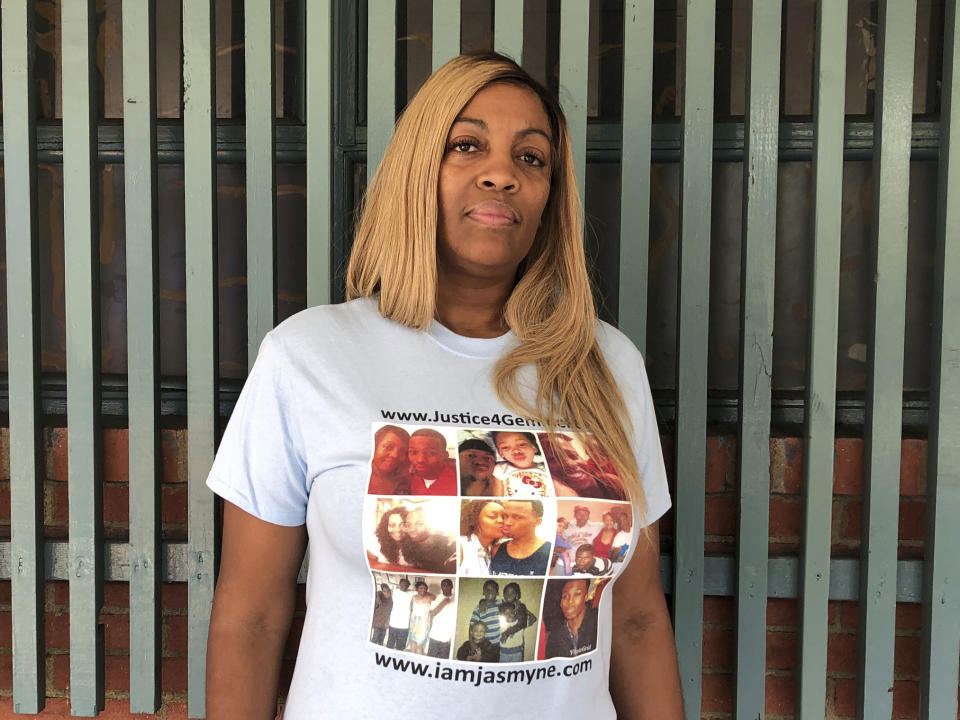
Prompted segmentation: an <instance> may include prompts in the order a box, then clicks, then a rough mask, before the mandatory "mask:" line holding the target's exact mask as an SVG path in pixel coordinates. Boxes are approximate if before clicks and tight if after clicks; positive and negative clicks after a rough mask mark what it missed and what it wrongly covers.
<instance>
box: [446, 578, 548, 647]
mask: <svg viewBox="0 0 960 720" xmlns="http://www.w3.org/2000/svg"><path fill="white" fill-rule="evenodd" d="M459 592H460V601H459V609H458V611H457V625H456V638H455V640H454V646H455V647H456V650H455V653H454V658H455V659H457V660H463V661H465V662H484V663H512V662H525V661H527V662H529V661H531V660H533V659H534V656H535V654H536V652H535V651H536V646H537V615H536V613H537V611H538V609H539V607H540V596H541V595H542V593H543V580H514V581H509V582H504V581H499V580H494V579H493V578H488V579H486V580H483V579H461V580H460V589H459Z"/></svg>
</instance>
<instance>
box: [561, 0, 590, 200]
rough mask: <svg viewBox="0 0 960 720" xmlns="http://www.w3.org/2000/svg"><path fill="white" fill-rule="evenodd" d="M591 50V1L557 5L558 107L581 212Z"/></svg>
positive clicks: (585, 161) (585, 158)
mask: <svg viewBox="0 0 960 720" xmlns="http://www.w3.org/2000/svg"><path fill="white" fill-rule="evenodd" d="M589 51H590V3H588V2H569V0H568V1H567V2H563V3H561V4H560V106H561V107H562V108H563V114H564V115H565V116H566V118H567V129H568V130H569V132H570V147H571V149H572V151H573V168H574V171H575V172H576V174H577V190H578V192H579V194H580V207H581V215H583V201H584V194H583V193H584V188H585V187H586V182H585V181H586V171H587V66H588V61H589V57H588V55H589Z"/></svg>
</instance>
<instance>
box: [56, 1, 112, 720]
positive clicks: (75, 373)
mask: <svg viewBox="0 0 960 720" xmlns="http://www.w3.org/2000/svg"><path fill="white" fill-rule="evenodd" d="M96 17H97V15H96V9H95V7H94V3H93V0H69V1H68V2H64V3H63V5H62V7H61V42H62V57H63V218H64V223H63V225H64V237H63V245H64V251H63V255H64V267H65V268H66V277H65V283H64V298H65V304H66V310H67V338H66V341H67V426H68V427H69V429H70V434H69V442H68V447H67V472H68V475H69V478H70V482H69V484H68V503H69V509H70V710H71V713H72V714H74V715H83V716H93V715H96V714H97V712H99V710H101V709H102V708H103V632H102V627H101V626H100V625H99V624H98V622H97V621H98V618H99V616H100V606H101V605H102V603H103V532H102V517H103V512H102V507H103V489H102V484H101V465H102V463H101V459H102V458H101V452H100V449H101V442H102V437H101V432H100V313H99V309H100V289H99V277H100V243H99V236H98V228H99V206H98V201H97V197H98V193H97V186H98V182H99V177H98V167H97V160H96V157H97V155H96V153H97V125H96V106H95V104H94V102H95V101H94V94H93V73H94V71H95V65H94V38H95V37H96V32H97V26H96Z"/></svg>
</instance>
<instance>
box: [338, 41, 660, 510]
mask: <svg viewBox="0 0 960 720" xmlns="http://www.w3.org/2000/svg"><path fill="white" fill-rule="evenodd" d="M497 82H505V83H510V84H515V85H519V86H521V87H524V88H527V89H529V90H530V91H531V92H533V93H534V94H536V95H537V97H539V98H540V101H541V102H542V104H543V106H544V110H545V111H546V114H547V117H548V118H549V120H550V129H551V133H552V142H551V145H552V157H551V162H550V165H551V169H552V172H551V179H550V196H549V198H548V200H547V204H546V207H545V208H544V210H543V215H542V216H541V222H540V227H539V229H538V230H537V234H536V237H535V238H534V242H533V246H532V247H531V249H530V252H529V253H528V254H527V257H526V258H524V260H523V261H522V262H521V263H520V267H519V268H518V271H517V277H518V280H517V284H516V286H515V287H514V289H513V292H512V293H511V295H510V297H509V299H508V300H507V302H506V305H505V306H504V309H503V317H504V320H505V321H506V323H507V325H508V326H509V327H510V329H511V330H513V332H514V334H515V335H516V336H517V338H518V339H519V340H520V343H519V345H518V346H517V347H516V348H514V349H513V350H512V351H510V352H509V353H507V354H506V355H505V356H503V357H502V358H500V359H499V361H498V362H497V365H496V368H495V370H494V388H495V390H496V392H497V395H498V396H499V398H500V400H501V401H502V402H503V403H504V404H505V405H506V406H507V407H509V408H511V410H513V411H514V412H516V413H518V414H521V415H524V416H526V417H529V418H531V419H534V420H536V421H538V422H540V423H541V424H543V426H544V427H545V428H547V429H548V430H554V429H556V428H557V427H558V426H561V425H568V426H570V427H571V428H573V429H574V430H575V431H578V432H585V433H592V434H593V436H594V438H595V439H596V440H597V441H598V442H599V444H600V445H601V447H602V448H603V449H604V451H605V452H606V454H607V456H608V458H609V460H610V462H611V463H612V464H613V466H614V468H615V469H616V471H617V474H618V475H619V476H620V478H621V479H622V480H623V482H624V485H625V486H626V487H627V489H628V490H629V492H630V495H631V496H632V499H633V501H634V503H635V505H636V506H637V507H638V509H639V511H640V512H641V514H643V513H644V512H645V510H646V503H645V498H644V493H643V487H642V485H641V483H640V476H639V470H638V468H637V463H636V459H635V457H634V455H633V451H632V449H631V445H630V441H629V437H628V432H629V431H630V418H629V416H628V414H627V410H626V405H625V403H624V400H623V396H622V395H621V394H620V391H619V389H618V388H617V385H616V382H615V381H614V378H613V375H612V373H611V372H610V369H609V367H608V366H607V364H606V362H605V361H604V358H603V354H602V353H601V351H600V348H599V347H598V345H597V341H596V337H595V335H594V328H595V323H596V311H595V309H594V305H593V295H592V292H591V289H590V280H589V277H588V274H587V266H586V258H585V256H584V251H583V237H582V232H581V213H580V200H579V196H578V194H577V184H576V176H575V174H574V169H573V157H572V154H571V149H570V136H569V133H568V131H567V125H566V121H565V120H564V117H563V112H562V110H561V109H560V106H559V104H558V103H557V101H556V100H555V99H554V98H553V97H552V96H551V95H550V94H549V93H548V92H547V91H546V90H545V89H544V88H543V87H542V86H541V85H540V84H539V83H537V82H536V81H535V80H534V79H533V78H531V77H530V75H528V74H527V73H526V72H525V71H524V70H523V69H522V68H520V67H519V66H518V65H517V64H516V63H514V62H513V61H512V60H510V59H509V58H506V57H504V56H502V55H497V54H495V53H483V54H476V55H461V56H459V57H456V58H454V59H453V60H451V61H449V62H448V63H446V64H445V65H443V66H442V67H441V68H440V69H438V70H437V71H436V72H435V73H433V75H431V76H430V77H429V78H428V79H427V81H426V83H424V85H423V87H422V88H420V90H419V92H417V94H416V96H414V98H413V99H412V100H411V101H410V104H409V105H408V106H407V108H406V109H405V110H404V112H403V115H402V116H401V118H400V120H399V121H398V122H397V127H396V131H395V132H394V135H393V138H392V140H391V141H390V144H389V145H388V146H387V149H386V152H385V153H384V156H383V160H382V161H381V163H380V167H379V168H378V169H377V172H376V174H375V175H374V176H373V180H372V181H371V183H370V186H369V187H368V188H367V194H366V198H365V201H364V205H363V209H362V212H361V215H360V218H359V221H358V224H357V229H356V233H355V236H354V243H353V250H352V252H351V255H350V262H349V265H348V267H347V278H346V280H347V298H348V299H353V298H357V297H368V296H372V295H375V294H377V293H378V292H379V294H380V299H379V303H380V313H381V314H382V315H383V316H384V317H387V318H390V319H392V320H394V321H396V322H398V323H401V324H402V325H406V326H409V327H412V328H417V329H420V330H424V329H426V328H427V327H428V326H429V325H430V322H431V320H432V319H433V317H434V315H435V312H436V292H437V246H436V238H437V217H438V207H437V182H438V178H439V174H440V163H441V162H442V160H443V156H444V152H445V148H446V144H447V135H448V132H449V130H450V127H451V125H453V122H454V120H455V119H456V118H457V116H458V115H459V114H460V112H461V110H462V109H463V107H464V106H465V105H466V104H467V103H468V102H470V100H471V98H473V96H474V95H475V94H476V93H477V92H478V91H480V90H481V89H483V88H484V87H486V86H487V85H490V84H491V83H497ZM525 365H533V366H534V367H535V368H536V369H537V373H538V378H539V382H538V385H537V389H536V394H535V396H534V397H533V398H532V399H530V398H528V397H526V396H525V395H524V392H523V391H522V389H521V387H520V384H519V382H518V373H519V372H520V369H521V368H523V367H524V366H525Z"/></svg>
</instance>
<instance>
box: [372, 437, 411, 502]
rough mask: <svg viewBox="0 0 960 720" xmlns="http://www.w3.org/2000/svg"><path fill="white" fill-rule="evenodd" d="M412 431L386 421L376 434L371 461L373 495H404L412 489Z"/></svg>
mask: <svg viewBox="0 0 960 720" xmlns="http://www.w3.org/2000/svg"><path fill="white" fill-rule="evenodd" d="M409 445H410V434H409V433H408V432H407V431H406V430H404V429H403V428H399V427H397V426H396V425H384V426H383V427H382V428H380V429H379V430H377V432H376V433H375V434H374V436H373V447H374V450H373V459H372V460H371V461H370V487H369V488H368V490H367V492H369V493H370V494H371V495H405V494H407V493H409V492H410V463H409V461H408V460H407V448H408V447H409Z"/></svg>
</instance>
